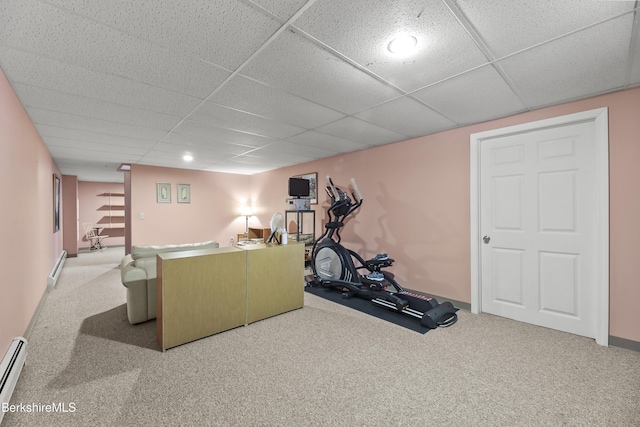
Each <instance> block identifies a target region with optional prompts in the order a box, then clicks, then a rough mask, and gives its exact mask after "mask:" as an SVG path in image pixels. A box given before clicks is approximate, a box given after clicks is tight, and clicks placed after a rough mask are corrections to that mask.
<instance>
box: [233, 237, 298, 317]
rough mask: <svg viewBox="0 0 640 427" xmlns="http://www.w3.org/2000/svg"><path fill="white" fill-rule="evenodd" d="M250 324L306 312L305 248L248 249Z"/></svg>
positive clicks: (248, 313) (271, 247) (279, 246)
mask: <svg viewBox="0 0 640 427" xmlns="http://www.w3.org/2000/svg"><path fill="white" fill-rule="evenodd" d="M242 249H244V250H245V251H246V252H247V323H253V322H257V321H258V320H262V319H266V318H267V317H272V316H276V315H278V314H282V313H285V312H287V311H291V310H295V309H297V308H302V306H303V305H304V245H303V244H302V243H297V242H294V243H289V244H287V245H258V246H257V247H256V246H253V245H248V246H243V247H242Z"/></svg>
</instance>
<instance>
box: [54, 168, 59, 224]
mask: <svg viewBox="0 0 640 427" xmlns="http://www.w3.org/2000/svg"><path fill="white" fill-rule="evenodd" d="M57 231H60V177H58V175H56V174H53V232H54V233H55V232H57Z"/></svg>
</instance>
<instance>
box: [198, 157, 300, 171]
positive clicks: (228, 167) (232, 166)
mask: <svg viewBox="0 0 640 427" xmlns="http://www.w3.org/2000/svg"><path fill="white" fill-rule="evenodd" d="M283 166H288V165H283ZM279 167H282V166H272V165H270V164H265V163H260V164H251V163H244V162H238V161H233V160H230V161H227V162H224V163H214V164H212V165H210V166H208V167H206V168H203V170H205V171H209V172H222V173H235V174H239V175H253V174H256V173H262V172H267V171H270V170H272V169H277V168H279Z"/></svg>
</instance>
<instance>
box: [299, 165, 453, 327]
mask: <svg viewBox="0 0 640 427" xmlns="http://www.w3.org/2000/svg"><path fill="white" fill-rule="evenodd" d="M327 181H328V186H327V187H326V188H325V191H326V192H327V194H328V195H329V197H330V198H331V205H330V206H329V208H328V210H327V217H328V221H327V223H326V224H325V231H324V233H322V235H321V236H320V237H319V238H318V240H316V241H315V243H314V244H313V250H312V253H311V268H312V270H313V282H311V283H309V285H310V286H324V287H328V288H332V289H335V290H338V291H341V292H342V297H343V298H351V297H352V296H357V297H360V298H366V299H369V300H371V302H373V303H374V304H377V305H379V306H381V307H384V308H387V309H390V310H395V311H397V312H400V313H402V314H406V315H408V316H412V317H415V318H417V319H420V323H421V324H422V325H423V326H425V327H427V328H430V329H435V328H437V327H447V326H451V325H453V324H454V323H455V322H456V321H457V320H458V315H457V314H456V312H457V311H458V309H457V308H456V307H454V306H453V304H451V303H450V302H448V301H447V302H444V303H442V304H440V303H438V301H436V300H435V299H434V298H431V297H428V296H425V295H420V294H416V293H413V292H408V291H406V290H405V289H404V288H403V287H402V286H400V284H399V283H398V282H396V280H395V279H394V278H393V276H392V275H390V274H388V273H386V272H385V271H384V270H383V269H385V268H387V267H391V266H392V265H393V263H394V260H393V259H392V258H389V256H388V255H387V254H384V253H383V254H378V255H376V256H375V257H373V258H371V259H369V260H365V259H363V258H362V257H361V256H360V255H359V254H358V253H357V252H354V251H352V250H350V249H347V248H345V247H344V246H342V245H341V244H340V229H341V228H342V227H344V222H345V219H346V218H347V217H348V216H350V215H352V214H353V213H354V211H355V210H356V209H358V208H359V207H360V206H361V205H362V202H363V201H364V199H363V198H362V194H361V193H360V190H359V189H358V185H357V184H356V181H355V179H353V178H351V185H352V187H353V191H352V193H351V197H353V199H351V198H350V197H349V195H348V194H347V193H346V192H344V191H342V190H341V189H339V188H338V187H336V186H335V185H334V184H333V181H332V180H331V177H330V176H327ZM354 260H355V261H357V263H358V264H357V265H356V263H355V262H354ZM359 270H360V271H362V270H366V271H365V272H364V274H362V273H360V272H359Z"/></svg>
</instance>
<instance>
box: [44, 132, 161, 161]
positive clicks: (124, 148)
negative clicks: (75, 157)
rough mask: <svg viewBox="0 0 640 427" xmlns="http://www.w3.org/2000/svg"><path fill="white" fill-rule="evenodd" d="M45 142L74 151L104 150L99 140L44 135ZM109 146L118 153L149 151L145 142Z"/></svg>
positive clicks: (55, 147)
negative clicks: (78, 139) (80, 139)
mask: <svg viewBox="0 0 640 427" xmlns="http://www.w3.org/2000/svg"><path fill="white" fill-rule="evenodd" d="M42 139H43V141H44V142H45V144H47V147H49V149H51V150H54V149H65V148H70V149H72V150H75V151H105V145H104V143H100V142H86V141H77V140H74V139H66V138H57V137H52V136H45V137H43V138H42ZM109 148H110V150H109V151H110V152H113V153H118V154H127V155H131V156H138V157H139V156H142V155H144V154H145V153H146V152H147V151H149V147H148V146H147V144H142V145H136V144H129V145H113V146H111V147H109Z"/></svg>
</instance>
